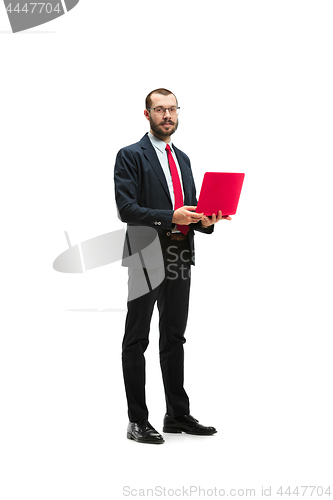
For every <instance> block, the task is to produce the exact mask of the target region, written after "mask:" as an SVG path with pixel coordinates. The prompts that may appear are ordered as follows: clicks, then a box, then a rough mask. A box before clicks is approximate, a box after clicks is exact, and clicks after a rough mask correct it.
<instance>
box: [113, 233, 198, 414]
mask: <svg viewBox="0 0 333 500" xmlns="http://www.w3.org/2000/svg"><path fill="white" fill-rule="evenodd" d="M165 250H166V251H165V259H164V271H165V278H164V280H163V281H162V283H161V284H160V285H159V286H157V287H156V288H153V287H151V286H150V284H149V283H148V287H150V291H149V292H148V293H145V294H143V295H141V296H139V297H138V298H135V299H134V300H130V301H129V302H128V303H127V317H126V324H125V335H124V339H123V345H122V364H123V375H124V382H125V390H126V397H127V403H128V416H129V420H130V421H131V422H137V421H138V420H142V419H145V418H148V408H147V406H146V397H145V382H146V373H145V356H144V353H145V350H146V349H147V347H148V344H149V330H150V322H151V317H152V314H153V310H154V306H155V303H157V307H158V311H159V331H160V338H159V355H160V365H161V370H162V378H163V384H164V391H165V399H166V412H167V413H168V414H169V415H170V416H173V417H177V416H180V415H186V414H189V412H190V410H189V399H188V396H187V394H186V392H185V389H184V387H183V385H184V350H183V345H184V343H185V341H186V340H185V337H184V334H185V329H186V323H187V317H188V304H189V294H190V282H191V277H190V268H191V266H190V261H189V260H190V250H189V244H188V240H184V241H176V240H171V241H170V246H169V247H168V248H167V249H165ZM154 272H156V273H158V272H161V269H160V270H155V271H153V273H154ZM149 275H150V276H153V275H152V270H149V273H148V278H149ZM138 280H141V281H142V280H144V281H145V286H147V285H146V280H147V270H143V269H133V268H129V297H130V292H131V290H132V289H133V284H134V283H137V282H138ZM152 282H154V279H152ZM148 287H147V289H148ZM152 288H153V289H152Z"/></svg>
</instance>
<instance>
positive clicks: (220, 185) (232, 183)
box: [196, 172, 245, 216]
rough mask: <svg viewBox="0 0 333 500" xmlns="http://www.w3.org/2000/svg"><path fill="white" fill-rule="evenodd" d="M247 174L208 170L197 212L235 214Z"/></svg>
mask: <svg viewBox="0 0 333 500" xmlns="http://www.w3.org/2000/svg"><path fill="white" fill-rule="evenodd" d="M244 177H245V174H238V173H232V172H206V173H205V175H204V178H203V181H202V186H201V191H200V196H199V200H198V205H197V209H196V212H197V213H204V214H205V215H212V214H216V215H217V214H218V211H219V210H221V211H222V215H223V216H227V215H234V214H235V213H236V211H237V206H238V201H239V197H240V194H241V190H242V186H243V181H244Z"/></svg>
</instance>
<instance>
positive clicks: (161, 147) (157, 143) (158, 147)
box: [148, 132, 184, 208]
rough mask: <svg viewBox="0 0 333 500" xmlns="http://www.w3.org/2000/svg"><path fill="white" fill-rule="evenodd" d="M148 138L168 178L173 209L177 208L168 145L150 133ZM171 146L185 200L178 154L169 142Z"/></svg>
mask: <svg viewBox="0 0 333 500" xmlns="http://www.w3.org/2000/svg"><path fill="white" fill-rule="evenodd" d="M148 137H149V139H150V141H151V143H152V145H153V146H154V148H155V151H156V153H157V157H158V159H159V160H160V164H161V167H162V170H163V172H164V175H165V178H166V181H167V185H168V188H169V191H170V197H171V201H172V207H173V208H175V195H174V192H173V184H172V177H171V172H170V167H169V160H168V155H167V152H166V150H165V148H166V143H165V142H164V141H161V139H158V138H157V137H155V136H154V135H153V134H152V133H151V132H148ZM169 146H170V149H171V154H172V157H173V159H174V160H175V164H176V167H177V170H178V175H179V179H180V185H181V187H182V193H183V199H184V189H183V179H182V173H181V170H180V168H179V164H178V160H177V157H176V154H175V152H174V149H173V147H172V142H171V141H170V142H169Z"/></svg>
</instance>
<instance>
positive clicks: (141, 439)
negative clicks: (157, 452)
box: [127, 420, 164, 444]
mask: <svg viewBox="0 0 333 500" xmlns="http://www.w3.org/2000/svg"><path fill="white" fill-rule="evenodd" d="M127 438H128V439H133V440H134V441H137V442H138V443H150V444H162V443H164V439H163V437H162V436H161V434H159V433H158V432H157V431H156V430H155V429H154V427H152V426H151V425H150V423H149V422H148V420H140V421H139V422H129V424H128V427H127Z"/></svg>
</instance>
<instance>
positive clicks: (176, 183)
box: [165, 144, 189, 234]
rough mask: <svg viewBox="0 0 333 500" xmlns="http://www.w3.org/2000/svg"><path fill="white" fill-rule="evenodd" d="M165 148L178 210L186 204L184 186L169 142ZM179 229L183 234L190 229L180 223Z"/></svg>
mask: <svg viewBox="0 0 333 500" xmlns="http://www.w3.org/2000/svg"><path fill="white" fill-rule="evenodd" d="M165 150H166V152H167V155H168V161H169V167H170V172H171V178H172V184H173V192H174V195H175V210H177V208H180V207H182V206H184V199H183V192H182V186H181V184H180V179H179V175H178V169H177V166H176V163H175V160H174V159H173V156H172V153H171V149H170V146H169V144H167V145H166V148H165ZM177 229H178V230H179V231H181V232H182V233H183V234H187V233H188V231H189V227H188V226H181V225H179V224H177Z"/></svg>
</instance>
